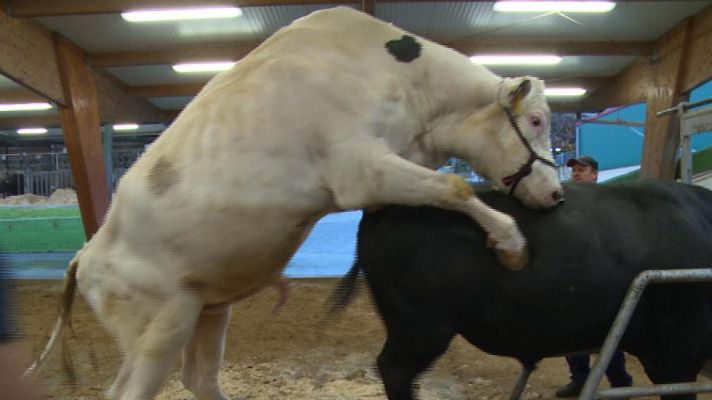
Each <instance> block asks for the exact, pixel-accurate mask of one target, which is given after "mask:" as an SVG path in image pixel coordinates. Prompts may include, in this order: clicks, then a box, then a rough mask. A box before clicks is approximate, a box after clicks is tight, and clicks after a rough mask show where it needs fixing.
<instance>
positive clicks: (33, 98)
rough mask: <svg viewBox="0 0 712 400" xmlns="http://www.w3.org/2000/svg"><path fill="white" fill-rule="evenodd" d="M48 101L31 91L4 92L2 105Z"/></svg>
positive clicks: (2, 93)
mask: <svg viewBox="0 0 712 400" xmlns="http://www.w3.org/2000/svg"><path fill="white" fill-rule="evenodd" d="M46 101H47V99H46V98H44V97H42V96H40V95H38V94H37V93H35V92H33V91H31V90H2V91H0V103H42V102H46Z"/></svg>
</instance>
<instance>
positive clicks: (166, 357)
mask: <svg viewBox="0 0 712 400" xmlns="http://www.w3.org/2000/svg"><path fill="white" fill-rule="evenodd" d="M201 308H202V305H201V304H200V303H199V302H198V301H195V299H194V298H192V297H191V296H188V295H187V294H184V293H183V294H181V296H176V297H175V298H172V299H170V300H168V301H166V302H165V303H163V304H162V305H161V306H160V307H159V308H158V309H157V312H156V313H155V315H154V316H153V318H152V319H151V320H150V322H149V323H148V325H147V326H146V327H145V329H143V331H142V333H141V334H140V336H138V337H137V338H136V340H135V341H134V344H133V346H126V348H127V349H126V350H127V354H126V362H128V363H129V364H127V365H126V368H128V371H130V372H129V375H128V378H126V383H125V384H124V385H123V391H122V393H121V395H120V397H119V399H120V400H139V399H140V400H145V399H152V398H154V396H155V395H156V394H157V393H158V392H159V391H160V389H161V386H163V383H164V382H165V380H166V378H167V377H168V374H169V373H170V371H171V367H172V366H173V364H174V363H175V360H176V358H177V357H178V354H180V351H181V349H183V347H184V346H185V345H186V343H187V342H188V340H189V339H190V337H191V334H192V332H193V327H194V326H195V322H196V320H197V319H198V315H199V314H200V310H201ZM122 342H124V340H122ZM122 369H123V368H122Z"/></svg>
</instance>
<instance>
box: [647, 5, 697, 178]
mask: <svg viewBox="0 0 712 400" xmlns="http://www.w3.org/2000/svg"><path fill="white" fill-rule="evenodd" d="M692 21H693V19H692V18H688V19H687V20H686V21H685V23H684V25H683V27H682V29H683V32H682V39H681V40H682V45H681V46H680V49H679V50H677V51H675V52H670V53H669V54H667V55H666V56H665V58H664V59H663V61H662V62H661V64H663V65H661V66H660V67H659V68H657V69H656V74H655V76H654V78H653V79H654V80H655V85H654V87H655V88H657V90H650V91H649V92H648V95H647V99H646V103H647V106H646V112H645V138H644V140H643V156H642V160H641V166H640V176H641V178H662V179H675V158H676V155H677V148H678V145H679V144H680V124H679V121H678V118H677V116H676V115H674V114H673V115H669V116H666V117H658V116H656V115H655V113H657V112H658V111H662V110H664V109H667V108H670V107H674V106H676V105H677V104H678V103H679V102H681V101H685V100H687V98H688V96H689V95H688V94H684V93H683V90H684V89H683V87H684V81H685V70H686V66H687V57H688V53H689V48H690V41H691V34H692V26H693V22H692ZM665 88H667V90H665Z"/></svg>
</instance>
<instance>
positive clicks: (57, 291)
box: [0, 279, 712, 400]
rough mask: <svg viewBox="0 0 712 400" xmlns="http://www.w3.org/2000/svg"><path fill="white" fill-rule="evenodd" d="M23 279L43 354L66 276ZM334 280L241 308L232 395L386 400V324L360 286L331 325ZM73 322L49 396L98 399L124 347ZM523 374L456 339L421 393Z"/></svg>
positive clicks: (53, 366)
mask: <svg viewBox="0 0 712 400" xmlns="http://www.w3.org/2000/svg"><path fill="white" fill-rule="evenodd" d="M16 283H17V292H18V293H19V300H20V312H21V316H22V318H21V322H22V324H23V326H22V328H23V331H24V333H25V335H26V339H27V347H28V351H30V352H32V354H33V355H37V354H39V352H40V351H41V349H42V348H43V347H44V345H45V343H46V341H47V338H48V335H49V332H50V330H51V328H52V326H53V325H54V322H55V318H56V316H57V307H58V304H59V302H60V295H61V290H62V282H61V281H16ZM335 283H336V280H335V279H294V280H290V286H291V288H290V296H289V299H288V302H287V304H286V305H285V307H284V308H283V309H282V310H281V311H280V312H279V313H278V314H276V315H275V314H273V313H272V312H271V310H272V308H273V307H274V305H275V302H276V300H277V296H276V293H275V292H274V291H273V290H271V289H266V290H265V291H263V292H261V293H259V294H257V295H255V296H253V297H252V298H249V299H247V300H245V301H242V302H241V303H238V304H237V305H235V307H234V311H233V319H232V322H231V325H230V330H229V332H228V343H227V349H226V356H225V363H224V365H223V368H222V371H221V375H220V381H221V384H222V386H223V389H224V391H225V393H226V394H227V395H228V396H230V397H231V398H232V399H250V400H268V399H269V400H272V399H325V400H347V399H348V400H352V399H353V400H356V399H385V395H384V392H383V388H382V386H381V383H380V381H379V379H378V377H377V375H376V374H375V373H374V371H373V368H372V366H373V365H374V363H375V359H376V356H377V354H378V352H379V350H380V347H381V346H382V344H383V340H384V331H383V328H382V325H381V322H380V320H379V319H378V316H377V315H376V313H375V311H374V308H373V306H372V304H371V302H370V300H369V298H368V295H367V294H366V293H365V291H363V290H362V292H361V293H360V294H359V296H358V297H357V300H356V301H355V302H354V303H353V304H352V305H351V306H350V307H349V308H348V309H347V310H346V312H345V313H344V314H343V315H342V316H341V317H340V318H338V319H337V320H334V321H324V314H325V305H324V304H325V302H326V299H327V298H328V297H329V295H330V293H331V291H332V289H333V287H334V285H335ZM73 327H74V334H73V337H72V338H71V339H70V340H69V346H68V347H69V348H70V353H71V359H72V364H73V366H74V370H75V375H76V386H74V387H72V386H71V385H69V384H68V383H67V382H68V380H67V374H66V373H65V372H63V371H64V369H63V368H62V364H63V362H62V359H63V358H62V357H61V354H59V353H60V352H57V354H56V355H55V357H53V358H52V359H51V360H50V365H49V367H48V368H47V370H46V371H45V372H44V373H43V378H44V384H45V387H44V391H45V393H46V396H45V397H44V398H46V399H101V398H103V392H104V391H105V390H106V389H107V388H108V387H109V385H110V384H111V381H112V379H113V376H114V374H115V373H116V371H117V369H118V366H119V363H120V353H119V352H118V350H117V348H116V346H115V344H114V342H113V340H112V338H111V337H110V336H108V335H107V333H106V332H105V331H104V330H103V328H102V327H101V325H100V324H99V323H98V322H97V320H96V318H95V317H94V315H93V314H92V313H91V311H90V309H89V308H88V306H87V305H86V303H85V302H84V301H83V299H81V300H80V301H78V303H77V305H76V306H75V310H74V316H73ZM523 334H526V333H525V332H523ZM628 366H629V369H630V371H631V373H632V375H633V379H634V381H635V383H636V384H649V381H648V380H647V378H645V376H644V374H643V372H642V368H641V366H640V364H639V363H638V362H637V360H636V359H635V358H634V357H631V356H628ZM178 371H179V369H178V366H176V369H175V371H174V373H173V374H172V376H171V379H170V381H169V382H168V383H167V384H166V386H165V387H164V390H163V391H162V392H161V394H160V396H159V397H158V398H159V399H162V400H168V399H171V400H174V399H176V400H182V399H192V396H191V395H190V393H189V392H187V391H185V390H183V389H182V386H181V384H180V381H179V376H178ZM518 372H519V365H518V363H517V362H516V361H514V360H512V359H508V358H502V357H496V356H490V355H487V354H485V353H483V352H481V351H479V350H477V349H476V348H474V347H473V346H471V345H469V344H468V343H466V342H465V341H464V340H462V339H461V338H459V337H458V338H456V339H455V340H454V341H453V343H452V345H451V347H450V349H449V351H448V352H447V353H446V354H445V355H444V356H443V357H442V358H441V359H440V360H439V361H438V363H437V364H436V366H435V368H433V370H432V371H430V372H429V373H427V374H426V375H425V377H424V379H423V380H422V382H421V392H420V395H421V399H424V400H429V399H481V400H485V399H506V398H508V394H509V391H510V390H511V388H512V386H513V384H514V382H515V379H516V376H517V374H518ZM701 379H704V378H701ZM567 381H568V372H567V368H566V363H565V361H564V360H563V358H554V359H547V360H544V361H543V362H542V363H541V364H540V365H539V368H538V369H537V370H536V371H535V372H534V374H533V375H532V377H531V379H530V381H529V385H528V387H527V389H526V392H525V397H524V398H525V399H545V398H554V396H553V393H554V391H555V390H556V388H557V387H559V386H560V385H562V384H565V383H567ZM606 386H607V385H606ZM0 397H1V396H0ZM700 398H703V399H712V396H707V395H705V396H700Z"/></svg>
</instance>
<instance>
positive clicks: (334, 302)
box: [328, 257, 361, 318]
mask: <svg viewBox="0 0 712 400" xmlns="http://www.w3.org/2000/svg"><path fill="white" fill-rule="evenodd" d="M360 272H361V264H360V263H359V260H358V257H356V260H355V261H354V265H353V266H352V267H351V269H350V270H349V272H347V273H346V275H345V276H344V277H343V278H341V280H340V281H339V283H338V284H337V285H336V289H334V292H333V293H332V294H331V297H330V298H329V302H328V305H329V312H328V316H329V317H330V318H333V317H336V316H337V315H338V314H340V313H341V312H342V311H344V308H346V306H348V305H349V303H350V302H351V300H353V297H354V294H355V293H356V290H357V289H358V276H359V273H360Z"/></svg>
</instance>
